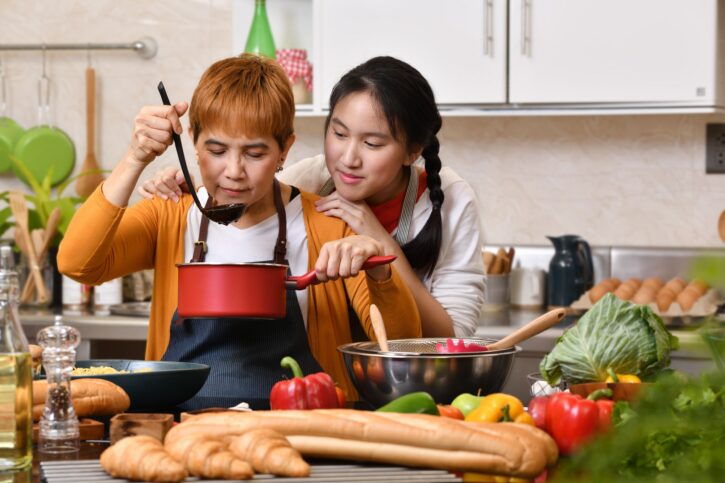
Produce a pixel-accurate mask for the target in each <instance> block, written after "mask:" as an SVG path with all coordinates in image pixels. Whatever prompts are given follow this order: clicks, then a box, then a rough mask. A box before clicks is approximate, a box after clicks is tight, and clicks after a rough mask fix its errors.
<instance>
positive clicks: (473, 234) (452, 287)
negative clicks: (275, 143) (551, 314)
mask: <svg viewBox="0 0 725 483" xmlns="http://www.w3.org/2000/svg"><path fill="white" fill-rule="evenodd" d="M440 176H441V188H442V189H443V196H444V201H443V206H442V208H441V219H442V221H443V236H442V241H441V250H440V253H439V256H438V263H437V264H436V266H435V269H434V270H433V273H432V274H431V276H430V277H426V278H424V279H423V280H422V282H423V284H424V285H425V286H426V287H427V288H428V291H429V292H430V293H431V295H433V297H434V298H435V299H436V300H438V303H440V304H441V306H443V308H444V309H445V310H446V312H447V313H448V315H449V316H450V317H451V319H452V320H453V326H454V330H455V332H456V336H458V337H466V336H472V335H473V334H474V333H475V332H476V326H477V325H478V321H479V319H480V316H481V309H482V308H483V297H484V290H485V284H484V280H483V258H482V256H481V227H480V221H479V216H478V202H477V200H476V195H475V193H474V192H473V190H472V189H471V187H470V186H469V185H468V183H467V182H466V181H465V180H464V179H463V178H461V177H460V176H458V175H457V174H456V173H455V172H454V171H453V170H452V169H450V168H448V167H443V168H442V169H441V171H440ZM277 177H278V178H279V179H280V181H282V182H284V183H288V184H292V185H294V186H297V187H299V188H300V189H302V190H305V191H311V192H313V193H317V192H318V191H319V189H320V188H321V187H322V185H323V184H324V183H325V181H327V179H328V178H329V177H330V175H329V173H328V171H327V166H326V165H325V157H324V155H318V156H315V157H313V158H307V159H303V160H301V161H298V162H296V163H294V164H292V165H290V166H285V169H284V170H283V171H282V172H280V173H278V175H277ZM432 209H433V205H432V204H431V202H430V197H429V191H428V190H427V189H426V190H425V192H423V195H422V196H421V197H420V199H418V201H417V202H416V204H415V208H414V209H413V220H412V222H411V225H410V232H409V233H410V234H409V239H412V238H415V236H416V235H418V233H419V232H420V231H421V230H422V229H423V226H424V225H425V222H426V221H427V220H428V217H429V216H430V212H431V210H432Z"/></svg>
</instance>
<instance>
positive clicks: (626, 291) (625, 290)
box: [614, 283, 635, 300]
mask: <svg viewBox="0 0 725 483" xmlns="http://www.w3.org/2000/svg"><path fill="white" fill-rule="evenodd" d="M634 292H635V289H634V288H632V286H631V285H627V284H626V283H623V284H622V285H620V286H619V287H617V290H615V291H614V295H615V296H617V297H619V298H620V299H621V300H629V299H631V298H632V296H633V295H634Z"/></svg>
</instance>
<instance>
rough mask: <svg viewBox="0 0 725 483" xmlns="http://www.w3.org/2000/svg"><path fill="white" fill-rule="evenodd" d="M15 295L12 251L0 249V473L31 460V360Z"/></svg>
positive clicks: (15, 277)
mask: <svg viewBox="0 0 725 483" xmlns="http://www.w3.org/2000/svg"><path fill="white" fill-rule="evenodd" d="M18 294H19V283H18V274H17V272H16V271H15V266H14V263H13V252H12V248H11V247H10V246H7V245H3V246H0V471H12V470H19V469H23V468H26V467H28V466H29V465H30V463H31V461H32V440H31V436H32V424H33V419H32V416H33V394H32V389H33V375H32V360H31V359H30V352H29V350H28V341H27V340H26V338H25V334H24V333H23V329H22V327H21V326H20V320H19V318H18V298H19V295H18Z"/></svg>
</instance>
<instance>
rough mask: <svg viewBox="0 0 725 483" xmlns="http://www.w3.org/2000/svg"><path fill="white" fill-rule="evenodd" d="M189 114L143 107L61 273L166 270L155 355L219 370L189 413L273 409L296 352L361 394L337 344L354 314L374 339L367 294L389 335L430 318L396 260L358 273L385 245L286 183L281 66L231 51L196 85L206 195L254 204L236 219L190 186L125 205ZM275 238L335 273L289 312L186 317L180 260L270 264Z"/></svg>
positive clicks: (404, 333) (158, 288)
mask: <svg viewBox="0 0 725 483" xmlns="http://www.w3.org/2000/svg"><path fill="white" fill-rule="evenodd" d="M186 110H187V105H186V104H185V103H179V104H176V105H175V106H174V107H170V106H150V107H144V108H143V109H142V110H141V112H140V113H139V115H138V116H137V118H136V120H135V126H134V132H133V136H132V140H131V144H130V146H129V149H128V151H127V152H126V154H125V156H124V157H123V159H122V160H121V161H120V162H119V163H118V165H117V166H116V167H115V168H114V170H113V172H112V173H111V175H110V176H109V178H108V179H107V180H106V181H105V182H104V183H103V185H102V186H101V187H100V188H99V189H97V190H96V191H95V193H93V195H92V196H91V197H90V198H89V199H88V200H87V201H86V203H85V204H84V205H83V206H82V207H81V208H80V209H79V210H78V212H77V213H76V216H75V217H74V218H73V221H72V222H71V224H70V226H69V228H68V231H67V233H66V235H65V237H64V239H63V242H62V244H61V247H60V251H59V254H58V265H59V268H60V270H61V271H62V272H63V273H65V274H67V275H69V276H71V277H73V278H75V279H77V280H79V281H81V282H84V283H91V284H98V283H102V282H103V281H106V280H110V279H113V278H116V277H119V276H122V275H124V274H127V273H131V272H134V271H137V270H141V269H146V268H154V269H155V277H154V289H153V298H152V310H151V311H152V315H151V318H150V320H149V336H148V342H147V349H146V357H147V359H159V358H163V359H165V360H181V361H189V362H201V363H205V364H209V365H210V366H211V372H210V375H209V378H208V380H207V382H206V384H205V385H204V387H203V388H202V389H201V391H200V392H199V394H197V395H196V396H195V397H194V398H193V399H191V400H190V401H187V402H186V403H185V404H184V405H183V409H197V408H204V407H211V406H226V407H228V406H232V405H235V404H238V403H239V402H241V401H246V402H248V403H250V404H251V405H252V406H253V407H258V408H261V407H265V406H267V404H268V397H269V391H270V389H271V387H272V385H273V384H274V383H275V382H276V381H278V380H280V379H282V377H283V373H284V371H283V370H282V369H281V368H280V367H279V362H280V360H281V358H282V357H284V356H287V355H291V356H293V357H295V358H296V359H297V360H298V362H300V364H301V365H302V367H303V370H304V371H305V372H317V371H320V370H322V369H324V370H325V371H326V372H328V373H329V374H330V375H331V376H332V377H333V379H335V380H336V381H337V382H339V383H340V384H341V385H342V386H343V388H344V389H345V390H346V392H347V394H348V397H350V398H355V394H354V390H353V389H352V386H351V383H350V380H349V378H348V376H347V373H346V370H345V367H344V363H343V361H342V358H341V357H340V355H339V354H338V353H337V351H336V347H337V346H338V345H339V344H342V343H345V342H349V341H351V339H352V338H351V324H350V321H349V318H348V313H349V312H352V313H354V314H355V316H356V318H357V319H359V320H360V321H361V326H362V329H363V330H364V331H365V332H366V333H367V335H368V337H370V338H374V336H373V331H372V329H371V325H370V319H369V311H368V309H369V305H370V303H375V304H377V305H378V306H379V307H380V309H381V312H382V313H383V318H384V320H385V323H386V329H387V331H388V335H389V336H390V337H391V338H405V337H418V336H420V334H421V328H420V319H419V317H418V313H417V309H416V305H415V301H414V299H413V298H412V296H411V294H410V292H409V290H408V289H407V288H406V286H405V283H404V282H403V281H402V280H401V278H400V277H399V276H398V274H397V273H396V272H397V270H396V269H391V267H389V266H381V267H376V268H374V269H370V270H368V271H367V272H366V273H364V274H359V275H358V272H359V270H360V267H361V264H362V262H363V261H364V260H366V259H367V258H368V257H370V256H372V255H381V254H383V247H382V244H380V243H379V242H377V241H375V240H374V239H372V238H370V237H368V236H359V235H354V234H353V233H352V231H351V230H350V228H349V227H347V226H346V225H345V224H344V223H343V222H342V221H341V220H339V219H335V218H329V217H326V216H324V215H323V214H320V213H318V212H317V211H316V209H315V205H314V202H315V201H316V199H317V196H314V195H310V194H307V193H300V192H299V191H298V190H297V189H296V188H294V187H291V186H288V185H285V184H281V183H278V182H277V181H276V180H275V177H274V174H275V171H276V170H277V169H278V168H279V167H280V166H282V164H283V163H284V159H285V157H286V155H287V153H288V151H289V149H290V147H291V145H292V143H293V142H294V134H293V120H294V101H293V97H292V92H291V89H290V86H289V82H288V81H287V78H286V76H285V74H284V71H282V69H281V68H280V67H279V66H277V65H276V64H275V63H274V62H273V61H270V60H266V59H263V58H260V57H256V56H248V55H245V56H242V57H235V58H230V59H225V60H222V61H219V62H217V63H215V64H213V65H212V66H211V67H209V69H207V71H206V72H205V73H204V75H203V76H202V78H201V80H200V82H199V85H198V86H197V88H196V90H195V91H194V95H193V98H192V101H191V108H190V110H189V122H190V128H189V134H190V136H191V138H192V139H193V141H194V146H195V148H196V153H197V157H198V161H199V167H200V171H201V177H202V181H203V185H204V188H202V189H200V190H199V193H198V195H199V197H200V198H201V201H202V203H206V202H207V200H208V199H210V197H211V198H213V200H214V202H215V204H218V205H224V204H230V203H244V204H246V205H247V210H246V212H245V213H244V215H243V216H242V217H241V218H240V219H239V220H238V221H236V222H235V223H233V224H231V225H229V226H224V225H218V224H216V223H210V222H209V220H208V219H207V218H206V217H203V216H202V214H201V212H200V211H199V209H198V208H197V207H196V206H195V205H194V204H193V203H192V200H191V198H190V196H188V195H184V196H183V197H182V198H181V199H180V202H179V203H166V202H163V201H159V200H143V201H142V202H140V203H138V204H136V205H134V206H133V207H130V208H127V207H126V205H127V203H128V200H129V197H130V195H131V193H132V192H133V189H134V187H135V185H136V183H137V181H138V179H139V176H140V174H141V173H142V171H143V170H144V169H145V168H146V167H147V166H148V165H149V163H151V162H152V161H153V160H154V159H155V158H156V157H157V156H158V155H160V154H162V153H163V152H164V151H165V150H166V148H167V147H168V146H169V145H170V144H171V142H172V132H177V133H180V132H181V123H180V120H179V118H180V117H181V116H182V115H183V114H184V113H185V112H186ZM284 218H286V223H282V222H281V220H283V219H284ZM283 228H286V236H282V235H283V234H284V232H285V230H284V229H283ZM279 239H281V240H282V243H281V245H280V244H278V243H277V242H276V241H277V240H279ZM197 242H199V243H197ZM201 242H203V243H201ZM195 246H202V247H203V246H206V247H207V249H206V250H197V251H195V250H194V247H195ZM275 246H276V247H277V248H282V249H281V251H282V252H284V251H286V257H285V256H284V255H283V254H282V255H280V254H278V253H277V250H274V252H275V257H274V261H275V262H277V263H284V262H286V260H288V261H289V265H290V267H291V271H292V272H294V273H303V272H305V271H307V270H308V269H309V268H314V269H315V270H316V271H317V275H318V278H320V279H322V280H332V281H330V282H328V283H323V284H319V285H315V286H313V287H311V288H308V289H307V291H304V292H297V293H296V292H295V291H294V290H289V291H288V292H287V311H286V313H287V315H286V318H285V319H282V320H273V321H270V320H253V319H242V320H240V319H185V320H184V321H183V322H179V321H178V320H176V319H177V317H176V315H175V309H176V306H177V295H178V279H177V273H176V267H175V264H176V263H181V262H183V261H189V260H191V261H194V262H202V261H206V262H210V263H242V262H261V261H269V260H270V259H272V255H273V248H274V247H275ZM284 247H286V250H285V249H284ZM340 277H346V278H345V279H344V280H342V279H341V278H340ZM172 319H173V321H172Z"/></svg>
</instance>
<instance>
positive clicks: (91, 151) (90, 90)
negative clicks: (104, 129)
mask: <svg viewBox="0 0 725 483" xmlns="http://www.w3.org/2000/svg"><path fill="white" fill-rule="evenodd" d="M95 117H96V71H95V70H93V67H88V68H87V69H86V153H87V155H95V154H96V148H95V144H96V143H95V141H96V125H95V124H96V123H95Z"/></svg>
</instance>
